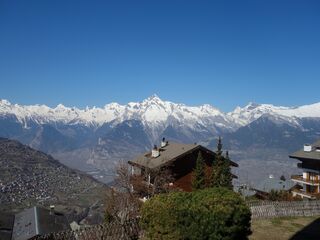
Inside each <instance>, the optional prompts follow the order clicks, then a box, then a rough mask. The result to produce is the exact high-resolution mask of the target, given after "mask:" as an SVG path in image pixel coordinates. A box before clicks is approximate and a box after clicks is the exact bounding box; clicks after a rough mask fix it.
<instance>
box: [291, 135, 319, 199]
mask: <svg viewBox="0 0 320 240" xmlns="http://www.w3.org/2000/svg"><path fill="white" fill-rule="evenodd" d="M289 157H290V158H295V159H298V160H299V161H301V163H298V168H301V169H302V175H294V176H292V177H291V180H292V181H293V182H295V183H297V184H298V185H297V187H296V188H295V189H293V190H292V193H293V196H301V197H302V198H309V199H316V198H320V141H318V142H316V143H314V144H312V145H309V144H305V145H304V148H303V150H300V151H298V152H295V153H293V154H291V155H290V156H289Z"/></svg>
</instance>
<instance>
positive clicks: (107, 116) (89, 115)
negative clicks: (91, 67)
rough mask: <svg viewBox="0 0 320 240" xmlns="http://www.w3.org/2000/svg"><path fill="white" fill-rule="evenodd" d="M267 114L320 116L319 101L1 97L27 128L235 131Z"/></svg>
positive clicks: (3, 109) (4, 109) (0, 109)
mask: <svg viewBox="0 0 320 240" xmlns="http://www.w3.org/2000/svg"><path fill="white" fill-rule="evenodd" d="M264 114H270V115H274V116H278V117H280V118H283V119H287V120H288V121H294V119H296V118H308V117H311V118H320V102H319V103H315V104H311V105H305V106H301V107H282V106H274V105H271V104H256V103H249V104H248V105H247V106H245V107H237V108H236V109H235V110H234V111H232V112H229V113H224V112H222V111H220V110H219V109H217V108H215V107H213V106H211V105H209V104H205V105H201V106H197V107H193V106H186V105H185V104H177V103H173V102H170V101H163V100H161V99H160V98H159V97H158V96H157V95H153V96H151V97H149V98H147V99H145V100H143V101H142V102H130V103H128V104H127V105H120V104H118V103H110V104H106V105H105V106H104V107H103V108H98V107H92V108H89V107H87V108H85V109H79V108H76V107H66V106H64V105H63V104H59V105H57V106H56V107H55V108H50V107H48V106H46V105H30V106H24V105H18V104H12V103H10V102H9V101H7V100H0V115H2V116H3V115H14V116H15V117H16V118H17V120H18V121H19V122H20V123H22V124H23V125H24V126H25V127H28V126H27V124H28V122H29V121H30V120H32V121H34V122H36V123H38V124H47V123H53V122H61V123H64V124H84V125H86V126H96V127H99V126H101V125H103V124H105V123H111V122H113V125H115V124H118V123H120V122H123V121H125V120H140V121H142V123H143V124H144V125H145V126H158V125H163V124H164V123H166V122H168V121H170V119H175V120H177V121H179V122H181V123H183V124H186V125H187V126H190V127H192V126H194V125H195V124H201V125H203V126H206V125H211V126H217V127H221V128H226V129H233V130H234V129H237V128H238V127H241V126H245V125H248V124H249V123H251V122H253V121H255V120H256V119H258V118H260V117H261V116H262V115H264Z"/></svg>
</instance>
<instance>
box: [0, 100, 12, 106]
mask: <svg viewBox="0 0 320 240" xmlns="http://www.w3.org/2000/svg"><path fill="white" fill-rule="evenodd" d="M0 105H8V106H9V105H11V103H10V102H9V101H8V100H6V99H0Z"/></svg>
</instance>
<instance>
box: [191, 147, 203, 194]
mask: <svg viewBox="0 0 320 240" xmlns="http://www.w3.org/2000/svg"><path fill="white" fill-rule="evenodd" d="M203 188H205V163H204V159H203V157H202V154H201V151H199V153H198V157H197V162H196V167H195V169H194V172H193V179H192V189H193V190H197V189H203Z"/></svg>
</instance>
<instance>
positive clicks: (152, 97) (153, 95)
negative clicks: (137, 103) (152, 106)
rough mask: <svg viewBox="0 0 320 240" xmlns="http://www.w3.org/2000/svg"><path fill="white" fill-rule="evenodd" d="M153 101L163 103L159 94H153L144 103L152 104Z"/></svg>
mask: <svg viewBox="0 0 320 240" xmlns="http://www.w3.org/2000/svg"><path fill="white" fill-rule="evenodd" d="M151 101H155V102H159V101H161V102H162V100H161V99H160V98H159V96H158V95H157V94H152V95H151V96H150V97H148V98H146V99H145V100H144V101H143V102H151Z"/></svg>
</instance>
